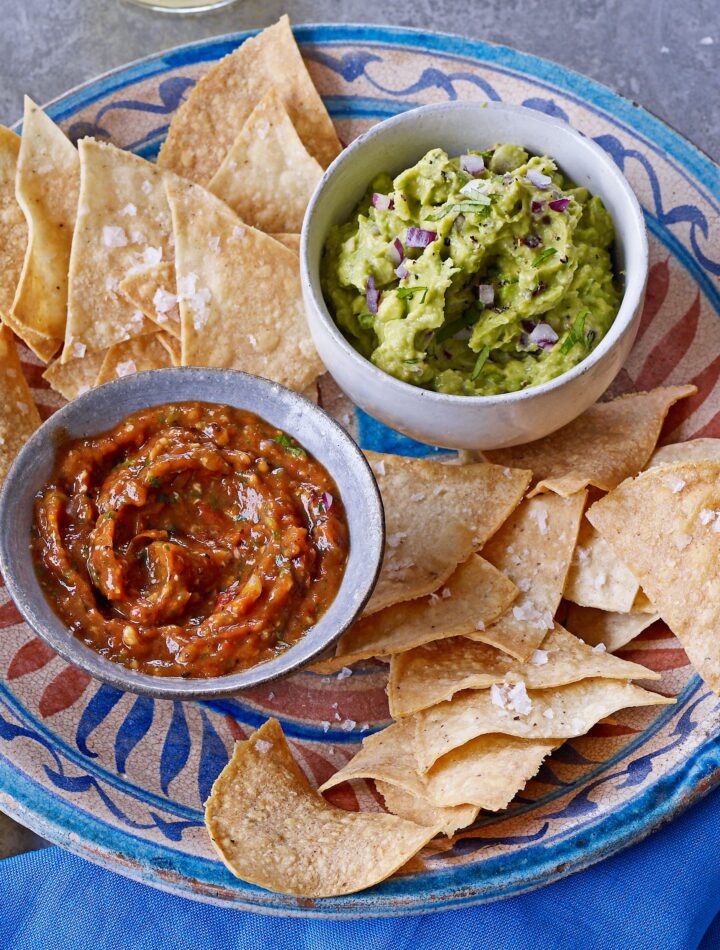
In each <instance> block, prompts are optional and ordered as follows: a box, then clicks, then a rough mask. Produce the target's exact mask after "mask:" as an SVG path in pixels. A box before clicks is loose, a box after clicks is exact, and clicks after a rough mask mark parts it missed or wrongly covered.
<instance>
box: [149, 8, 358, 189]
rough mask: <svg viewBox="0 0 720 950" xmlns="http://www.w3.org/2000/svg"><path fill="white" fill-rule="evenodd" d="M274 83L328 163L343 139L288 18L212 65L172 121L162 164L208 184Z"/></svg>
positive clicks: (315, 152)
mask: <svg viewBox="0 0 720 950" xmlns="http://www.w3.org/2000/svg"><path fill="white" fill-rule="evenodd" d="M273 86H275V88H276V89H277V90H278V92H279V94H280V96H281V98H282V101H283V104H284V106H285V108H286V109H287V112H288V114H289V116H290V119H291V120H292V123H293V125H294V126H295V128H296V129H297V132H298V135H299V136H300V138H301V139H302V141H303V142H304V144H305V147H306V148H307V150H308V152H310V154H311V155H312V156H314V158H316V159H317V161H318V162H319V163H320V164H321V165H322V166H323V168H325V167H327V166H328V165H329V164H330V162H331V161H332V160H333V159H334V158H335V156H336V155H338V154H339V152H340V148H341V146H340V142H339V141H338V137H337V134H336V132H335V129H334V127H333V124H332V121H331V119H330V116H329V115H328V113H327V110H326V108H325V106H324V105H323V102H322V99H321V98H320V96H319V95H318V92H317V89H316V88H315V86H314V85H313V81H312V79H311V78H310V74H309V73H308V71H307V68H306V67H305V64H304V63H303V61H302V57H301V55H300V50H299V49H298V47H297V43H296V42H295V38H294V36H293V34H292V30H291V29H290V20H289V19H288V17H287V16H283V17H281V18H280V19H279V20H278V22H277V23H275V24H273V25H272V26H270V27H268V28H267V29H265V30H263V31H262V33H260V34H258V36H254V37H251V38H250V39H248V40H245V42H244V43H243V44H242V45H241V46H239V47H238V48H237V49H236V50H235V51H234V52H233V53H230V55H229V56H226V57H225V58H224V59H221V60H220V62H219V63H216V64H215V65H213V66H211V67H210V69H209V70H208V71H207V73H206V74H205V75H204V76H203V78H202V79H201V80H200V82H199V83H198V84H197V85H196V86H195V88H194V89H193V90H192V92H191V93H190V95H189V96H188V98H187V101H186V102H185V103H184V104H183V105H182V106H181V107H180V110H179V111H178V112H177V114H176V115H175V117H174V118H173V120H172V122H171V123H170V128H169V129H168V135H167V139H166V140H165V143H164V144H163V147H162V148H161V149H160V155H159V157H158V164H159V165H161V166H163V167H164V168H170V169H172V171H174V172H177V174H178V175H182V176H183V178H189V179H191V180H192V181H196V182H199V183H200V184H201V185H206V184H207V183H208V182H209V181H210V179H211V178H212V176H213V175H214V174H215V172H216V171H217V169H218V168H219V167H220V163H221V162H222V160H223V158H224V157H225V155H226V154H227V152H228V150H229V149H230V147H231V146H232V144H233V142H234V140H235V137H236V136H237V134H238V132H239V131H240V129H241V128H242V127H243V125H244V123H245V121H246V119H247V117H248V116H249V115H250V113H251V112H252V110H253V109H254V108H255V106H256V105H257V103H258V102H259V101H260V100H261V99H262V97H263V96H264V95H266V94H267V93H268V92H269V91H270V89H271V88H272V87H273Z"/></svg>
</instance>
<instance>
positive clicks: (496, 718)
mask: <svg viewBox="0 0 720 950" xmlns="http://www.w3.org/2000/svg"><path fill="white" fill-rule="evenodd" d="M518 685H520V684H518ZM674 702H675V700H674V699H668V698H666V697H665V696H660V695H659V694H658V693H651V692H648V690H645V689H642V688H641V687H640V686H635V685H633V684H632V683H624V682H620V681H618V680H606V679H586V680H581V681H580V682H579V683H571V684H569V685H568V686H558V687H555V688H553V689H541V690H530V691H529V692H525V691H524V690H522V691H521V695H518V696H517V697H514V696H513V695H512V693H511V694H510V698H509V700H508V701H507V703H506V704H505V703H504V700H503V692H502V691H494V690H493V689H488V690H478V691H477V692H468V693H460V695H458V696H456V697H455V699H453V700H451V701H450V702H447V703H440V705H438V706H433V707H432V708H431V709H425V710H424V711H423V712H419V713H417V715H416V716H414V717H413V719H412V720H408V721H409V722H411V721H414V722H415V756H416V759H417V768H418V771H420V772H421V773H423V772H426V771H427V770H428V769H430V768H431V767H432V766H433V765H434V763H435V762H437V760H438V759H439V758H441V756H443V755H446V754H447V753H448V752H451V751H452V750H453V749H457V748H459V747H460V746H462V745H464V744H465V743H466V742H470V741H471V740H472V739H476V738H477V737H478V736H482V735H488V734H490V733H502V734H503V735H508V736H516V737H517V738H518V739H570V738H572V737H573V736H584V735H585V733H586V732H588V731H589V730H590V729H591V728H592V727H593V726H594V725H595V723H596V722H599V721H600V720H601V719H604V718H605V717H606V716H609V715H611V714H612V713H614V712H617V711H618V710H619V709H624V708H625V707H627V706H654V705H658V704H667V703H674Z"/></svg>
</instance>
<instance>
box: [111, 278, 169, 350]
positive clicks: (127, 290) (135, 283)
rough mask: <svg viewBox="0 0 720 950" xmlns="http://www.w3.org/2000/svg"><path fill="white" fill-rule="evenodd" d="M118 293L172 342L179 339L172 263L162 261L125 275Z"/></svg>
mask: <svg viewBox="0 0 720 950" xmlns="http://www.w3.org/2000/svg"><path fill="white" fill-rule="evenodd" d="M118 290H119V291H120V293H121V294H124V296H125V297H127V298H128V300H129V301H130V302H131V303H132V304H133V306H134V307H136V308H137V309H138V310H140V311H141V312H142V313H143V315H144V316H146V317H147V318H148V320H152V321H153V323H156V324H157V325H158V326H159V327H160V328H161V329H163V330H164V331H165V332H166V333H169V334H170V335H171V336H174V337H175V339H177V340H179V339H180V307H179V305H178V299H177V281H176V279H175V263H174V261H164V262H163V263H161V264H157V265H156V266H154V267H146V268H144V269H143V270H139V271H135V273H133V274H128V276H127V277H125V278H124V279H123V280H121V281H120V284H119V286H118Z"/></svg>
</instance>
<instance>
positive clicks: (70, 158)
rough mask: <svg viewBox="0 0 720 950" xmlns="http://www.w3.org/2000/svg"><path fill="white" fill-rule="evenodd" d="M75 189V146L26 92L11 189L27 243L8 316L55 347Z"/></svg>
mask: <svg viewBox="0 0 720 950" xmlns="http://www.w3.org/2000/svg"><path fill="white" fill-rule="evenodd" d="M79 190H80V159H79V158H78V153H77V150H76V148H75V147H74V145H72V143H71V142H70V141H69V139H68V138H66V136H65V135H64V133H63V132H61V130H60V129H59V128H58V127H57V126H56V125H55V123H54V122H53V121H52V119H50V118H48V116H46V115H45V113H44V112H43V111H42V109H40V108H39V106H36V105H35V103H34V102H33V101H32V100H31V99H30V98H28V97H27V96H26V97H25V115H24V117H23V134H22V145H21V146H20V157H19V159H18V172H17V181H16V193H17V200H18V204H19V205H20V207H21V208H22V209H23V211H24V213H25V218H26V220H27V224H28V245H27V252H26V254H25V261H24V264H23V270H22V275H21V277H20V282H19V284H18V288H17V293H16V295H15V301H14V303H13V317H14V318H15V320H16V321H17V322H18V323H19V324H21V325H22V326H24V327H27V328H28V329H29V330H32V331H33V332H34V333H38V334H40V335H41V336H44V337H51V338H53V339H55V340H57V341H58V343H57V344H56V348H57V346H59V344H60V342H61V341H62V340H64V339H65V326H66V323H67V309H68V269H69V266H70V247H71V244H72V237H73V229H74V227H75V217H76V214H77V205H78V192H79Z"/></svg>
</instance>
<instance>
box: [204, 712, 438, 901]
mask: <svg viewBox="0 0 720 950" xmlns="http://www.w3.org/2000/svg"><path fill="white" fill-rule="evenodd" d="M205 823H206V825H207V829H208V832H209V834H210V838H211V840H212V842H213V844H214V845H215V848H216V849H217V851H218V853H219V855H220V857H221V858H222V860H223V861H224V863H225V864H226V866H227V867H228V868H229V869H230V871H232V873H233V874H235V875H236V876H237V877H239V878H241V879H242V880H243V881H248V882H249V883H251V884H257V885H259V886H260V887H265V888H267V889H268V890H271V891H279V892H280V893H283V894H295V895H298V896H300V897H332V896H336V895H338V894H349V893H352V892H354V891H361V890H363V889H364V888H366V887H372V885H373V884H377V883H378V882H379V881H384V880H385V878H386V877H389V876H390V875H391V874H392V873H393V872H394V871H396V870H397V869H398V868H399V867H402V865H403V864H404V863H405V862H406V861H407V860H408V859H409V858H411V857H412V856H413V855H414V854H417V852H418V851H419V850H420V849H421V848H422V847H423V846H424V845H425V844H427V842H428V841H429V840H430V839H431V838H432V837H434V836H435V834H437V832H438V829H437V828H433V827H429V828H428V827H424V826H420V825H417V824H415V823H414V822H410V821H405V820H404V819H402V818H397V817H396V816H395V815H386V814H382V813H378V812H372V813H365V814H363V813H361V812H348V811H343V810H342V809H340V808H335V807H334V806H333V805H330V804H329V803H328V802H326V801H325V800H324V799H323V798H322V797H321V796H320V795H318V793H317V792H315V791H314V790H313V789H312V788H311V787H310V785H309V783H308V780H307V779H306V778H305V776H304V774H303V773H302V772H301V770H300V768H299V767H298V765H297V763H296V762H295V760H294V759H293V756H292V753H291V752H290V749H289V747H288V744H287V742H286V741H285V737H284V736H283V733H282V729H281V728H280V724H279V723H278V722H277V720H275V719H269V720H268V721H267V722H266V723H265V725H264V726H262V727H261V728H260V729H258V731H257V732H256V733H254V734H253V735H252V736H251V737H250V739H249V740H248V741H247V742H238V743H236V745H235V750H234V752H233V755H232V758H231V759H230V761H229V762H228V764H227V765H226V766H225V768H224V769H223V770H222V772H221V773H220V775H219V776H218V778H217V779H216V780H215V784H214V785H213V787H212V793H211V795H210V798H209V799H208V801H207V804H206V806H205Z"/></svg>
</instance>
